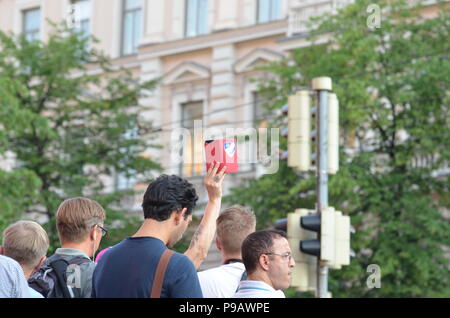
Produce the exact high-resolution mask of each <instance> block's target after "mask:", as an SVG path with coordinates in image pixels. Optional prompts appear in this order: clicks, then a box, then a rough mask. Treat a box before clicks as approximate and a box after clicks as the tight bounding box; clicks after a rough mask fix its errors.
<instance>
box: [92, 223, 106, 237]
mask: <svg viewBox="0 0 450 318" xmlns="http://www.w3.org/2000/svg"><path fill="white" fill-rule="evenodd" d="M96 225H97V226H98V227H99V228H100V230H102V237H105V236H106V234H108V231H107V230H106V229H105V228H103V227H101V226H100V225H98V224H96ZM94 226H95V225H94Z"/></svg>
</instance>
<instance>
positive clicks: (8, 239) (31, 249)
mask: <svg viewBox="0 0 450 318" xmlns="http://www.w3.org/2000/svg"><path fill="white" fill-rule="evenodd" d="M49 245H50V242H49V239H48V235H47V232H45V230H44V229H43V228H42V226H40V225H39V224H38V223H36V222H33V221H18V222H16V223H14V224H11V225H10V226H8V227H7V228H6V229H5V231H3V248H4V253H5V256H8V257H11V258H12V259H14V260H16V261H17V262H18V263H19V264H20V265H22V266H26V267H28V268H33V267H35V266H37V265H38V263H39V261H40V260H41V258H42V257H43V256H45V255H46V254H47V250H48V247H49Z"/></svg>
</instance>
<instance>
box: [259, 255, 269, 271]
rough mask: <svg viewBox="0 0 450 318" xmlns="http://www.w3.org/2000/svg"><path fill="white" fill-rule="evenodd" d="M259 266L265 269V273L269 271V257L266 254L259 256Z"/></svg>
mask: <svg viewBox="0 0 450 318" xmlns="http://www.w3.org/2000/svg"><path fill="white" fill-rule="evenodd" d="M259 265H260V266H261V268H262V269H264V270H265V271H268V270H269V256H268V255H266V254H261V255H260V256H259Z"/></svg>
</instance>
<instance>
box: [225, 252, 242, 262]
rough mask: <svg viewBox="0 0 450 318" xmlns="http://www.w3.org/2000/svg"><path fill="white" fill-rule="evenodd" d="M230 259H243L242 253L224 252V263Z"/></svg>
mask: <svg viewBox="0 0 450 318" xmlns="http://www.w3.org/2000/svg"><path fill="white" fill-rule="evenodd" d="M230 259H239V260H242V255H241V254H240V253H237V254H227V253H223V254H222V264H226V262H227V261H229V260H230Z"/></svg>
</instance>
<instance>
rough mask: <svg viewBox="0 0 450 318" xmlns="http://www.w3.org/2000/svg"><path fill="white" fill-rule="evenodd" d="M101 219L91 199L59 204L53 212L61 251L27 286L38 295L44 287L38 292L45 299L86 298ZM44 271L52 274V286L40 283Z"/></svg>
mask: <svg viewBox="0 0 450 318" xmlns="http://www.w3.org/2000/svg"><path fill="white" fill-rule="evenodd" d="M105 217H106V215H105V210H104V209H103V208H102V206H101V205H100V204H98V203H97V202H96V201H94V200H91V199H88V198H82V197H78V198H72V199H67V200H65V201H64V202H62V203H61V205H60V206H59V208H58V210H57V212H56V228H57V230H58V235H59V239H60V241H61V248H58V249H57V250H56V251H55V254H53V255H52V256H50V257H49V258H48V259H47V260H46V261H45V263H44V266H43V267H42V268H41V269H40V270H39V272H37V273H36V274H35V275H33V276H32V278H31V280H30V281H29V283H30V285H31V286H32V287H33V288H36V289H38V291H40V292H41V290H40V288H41V287H42V286H43V285H45V286H44V287H43V289H44V290H43V291H42V293H43V294H44V296H45V297H48V298H52V297H56V298H59V297H61V298H90V297H91V290H92V274H93V272H94V269H95V263H94V262H93V259H94V254H95V252H96V251H97V249H98V247H99V245H100V241H101V239H102V237H103V236H104V235H106V233H107V232H106V230H105V229H104V225H103V224H104V220H105ZM91 259H92V260H91ZM48 270H51V271H53V272H54V273H56V274H55V275H56V278H54V280H55V282H54V283H50V284H47V283H45V282H43V281H42V280H43V279H44V277H45V275H44V274H45V272H46V271H48ZM61 277H62V279H61ZM64 280H65V282H64ZM62 281H63V282H62ZM44 283H45V284H44Z"/></svg>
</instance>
